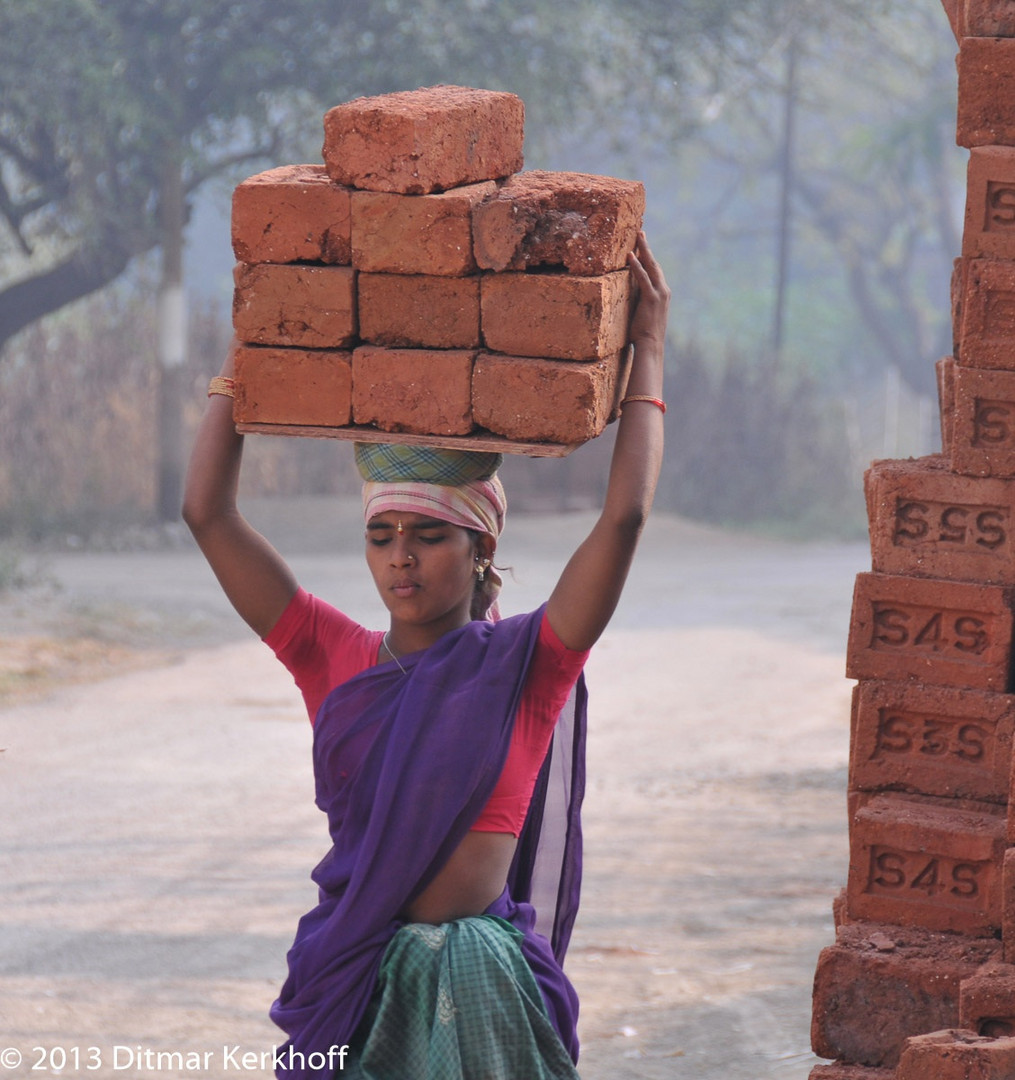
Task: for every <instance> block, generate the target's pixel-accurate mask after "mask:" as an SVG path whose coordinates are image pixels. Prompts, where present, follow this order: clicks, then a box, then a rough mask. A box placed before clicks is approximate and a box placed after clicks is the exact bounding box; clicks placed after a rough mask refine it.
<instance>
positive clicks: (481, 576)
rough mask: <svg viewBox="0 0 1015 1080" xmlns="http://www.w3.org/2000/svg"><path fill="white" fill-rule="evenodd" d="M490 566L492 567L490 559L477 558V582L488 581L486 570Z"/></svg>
mask: <svg viewBox="0 0 1015 1080" xmlns="http://www.w3.org/2000/svg"><path fill="white" fill-rule="evenodd" d="M489 565H490V560H489V559H480V557H479V556H478V555H477V556H476V580H477V581H485V580H486V568H487V567H488V566H489Z"/></svg>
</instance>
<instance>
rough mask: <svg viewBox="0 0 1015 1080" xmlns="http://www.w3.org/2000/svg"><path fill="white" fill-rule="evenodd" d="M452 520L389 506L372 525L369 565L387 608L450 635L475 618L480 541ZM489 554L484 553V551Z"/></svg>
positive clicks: (393, 616) (396, 618) (404, 618)
mask: <svg viewBox="0 0 1015 1080" xmlns="http://www.w3.org/2000/svg"><path fill="white" fill-rule="evenodd" d="M485 540H486V538H485V537H481V538H480V539H479V541H476V540H475V539H474V538H473V534H472V533H470V532H469V531H468V530H467V529H463V528H460V527H459V526H457V525H452V524H450V523H449V522H447V521H440V520H438V519H437V518H432V517H427V516H426V515H425V514H416V513H410V512H406V511H399V510H386V511H384V513H382V514H377V515H375V516H374V517H372V518H371V519H370V521H369V522H368V523H367V529H366V555H367V565H368V566H369V567H370V573H371V574H372V575H373V579H374V584H375V585H376V586H377V591H378V592H379V593H380V596H381V600H383V602H384V605H385V607H386V608H387V609H388V611H389V612H390V613H391V619H392V623H393V624H394V623H395V622H396V621H400V622H405V623H412V624H414V625H417V626H433V628H434V629H435V630H437V631H438V632H440V633H444V632H446V631H447V630H451V629H454V628H455V627H458V626H462V625H464V624H465V623H467V622H468V621H469V617H470V616H469V608H470V605H471V602H472V593H473V589H474V588H475V580H476V575H475V567H476V561H475V560H476V554H477V543H478V544H479V545H481V546H485ZM479 554H481V555H482V554H483V552H479Z"/></svg>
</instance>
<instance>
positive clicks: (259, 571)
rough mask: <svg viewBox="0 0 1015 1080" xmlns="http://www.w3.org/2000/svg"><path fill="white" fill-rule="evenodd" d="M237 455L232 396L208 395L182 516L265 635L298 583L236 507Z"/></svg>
mask: <svg viewBox="0 0 1015 1080" xmlns="http://www.w3.org/2000/svg"><path fill="white" fill-rule="evenodd" d="M235 351H236V343H235V341H234V342H233V343H232V344H231V345H230V346H229V353H228V356H227V357H226V362H225V364H224V366H223V368H222V375H223V376H225V377H227V378H229V377H231V376H232V373H233V357H234V355H235ZM242 455H243V436H242V435H240V434H238V433H237V431H236V427H235V425H234V423H233V399H232V398H231V397H226V396H224V395H222V394H212V395H211V396H210V397H209V398H208V408H207V410H206V412H205V415H204V418H203V420H202V421H201V425H200V427H199V428H198V432H197V438H196V439H195V440H194V447H193V450H192V451H191V455H190V465H189V467H188V469H187V480H186V484H185V487H184V495H183V519H184V521H186V523H187V525H188V526H189V527H190V531H191V532H192V533H193V534H194V539H195V540H196V541H197V543H198V546H199V547H200V548H201V551H202V552H203V553H204V556H205V558H206V559H207V560H208V562H209V564H210V565H211V568H212V570H213V571H214V572H215V576H216V577H217V578H218V580H219V584H220V585H221V586H222V588H223V589H224V590H225V593H226V596H228V597H229V600H230V602H231V603H232V605H233V607H234V608H236V610H237V611H238V612H239V614H240V616H241V618H242V619H243V620H244V621H245V622H246V623H247V624H248V625H249V626H250V627H251V629H252V630H254V631H255V633H257V634H258V636H260V637H264V636H265V635H266V634H267V633H268V631H269V630H270V629H271V628H272V627H273V626H274V625H275V623H276V622H277V621H278V619H279V616H280V615H281V614H282V612H283V611H284V610H285V608H286V605H287V604H288V603H289V601H290V600H291V599H292V597H293V595H294V593H295V592H296V589H297V582H296V578H295V577H294V576H293V573H292V571H291V570H290V569H289V567H288V565H287V564H286V562H285V560H284V559H283V558H282V556H281V555H279V553H278V552H277V551H276V550H275V549H274V548H273V547H272V546H271V544H269V543H268V541H267V540H265V538H264V537H263V536H261V534H260V533H259V532H257V530H256V529H254V528H253V527H252V526H251V525H250V524H249V523H248V522H247V521H246V519H245V518H244V517H243V515H242V514H241V513H240V511H239V509H238V507H237V505H236V491H237V488H238V486H239V479H240V461H241V458H242Z"/></svg>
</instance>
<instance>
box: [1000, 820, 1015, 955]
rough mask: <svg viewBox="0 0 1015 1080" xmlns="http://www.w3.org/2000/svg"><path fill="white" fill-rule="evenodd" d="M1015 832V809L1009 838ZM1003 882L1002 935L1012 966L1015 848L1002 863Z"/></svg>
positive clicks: (1014, 938) (1014, 952) (1014, 937)
mask: <svg viewBox="0 0 1015 1080" xmlns="http://www.w3.org/2000/svg"><path fill="white" fill-rule="evenodd" d="M1013 832H1015V808H1013V807H1009V808H1008V837H1009V839H1010V838H1011V836H1012V834H1013ZM1001 874H1002V882H1003V888H1004V912H1003V918H1002V923H1003V925H1002V934H1001V937H1002V939H1003V940H1004V959H1005V960H1006V961H1007V962H1008V963H1009V964H1010V963H1011V962H1012V961H1013V960H1015V848H1008V850H1007V851H1005V853H1004V856H1003V861H1002V870H1001Z"/></svg>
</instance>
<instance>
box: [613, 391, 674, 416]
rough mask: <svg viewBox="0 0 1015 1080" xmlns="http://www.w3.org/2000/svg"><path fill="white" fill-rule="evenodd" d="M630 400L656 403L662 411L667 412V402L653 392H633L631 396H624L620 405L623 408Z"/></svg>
mask: <svg viewBox="0 0 1015 1080" xmlns="http://www.w3.org/2000/svg"><path fill="white" fill-rule="evenodd" d="M629 401H647V402H648V403H649V404H650V405H655V407H656V408H657V409H659V411H660V412H663V413H665V412H666V402H665V401H663V399H662V398H657V397H653V396H652V395H651V394H632V395H631V396H630V397H626V398H624V400H623V401H622V402H621V403H620V407H621V408H623V407H624V406H625V405H626V404H627V403H628V402H629Z"/></svg>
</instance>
